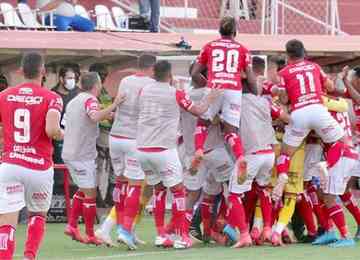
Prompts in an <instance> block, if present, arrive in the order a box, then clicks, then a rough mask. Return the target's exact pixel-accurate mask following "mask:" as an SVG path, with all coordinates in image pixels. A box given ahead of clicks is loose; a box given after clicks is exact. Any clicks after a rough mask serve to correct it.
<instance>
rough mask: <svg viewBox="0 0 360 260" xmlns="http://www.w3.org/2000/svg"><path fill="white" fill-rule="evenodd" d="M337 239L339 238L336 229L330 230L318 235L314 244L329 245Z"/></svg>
mask: <svg viewBox="0 0 360 260" xmlns="http://www.w3.org/2000/svg"><path fill="white" fill-rule="evenodd" d="M337 240H338V239H337V237H336V233H335V231H328V232H325V233H324V234H322V235H321V236H319V237H317V238H316V239H315V241H314V242H312V245H328V244H330V243H333V242H335V241H337Z"/></svg>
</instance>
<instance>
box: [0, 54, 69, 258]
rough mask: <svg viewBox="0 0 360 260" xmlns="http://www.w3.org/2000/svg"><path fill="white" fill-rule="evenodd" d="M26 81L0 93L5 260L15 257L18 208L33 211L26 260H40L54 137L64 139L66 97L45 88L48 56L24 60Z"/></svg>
mask: <svg viewBox="0 0 360 260" xmlns="http://www.w3.org/2000/svg"><path fill="white" fill-rule="evenodd" d="M21 70H22V73H23V76H24V78H25V82H24V83H22V84H20V85H18V86H16V87H12V88H8V89H6V90H4V91H3V92H1V94H0V118H1V123H2V127H3V134H4V152H3V156H2V164H1V166H0V190H1V191H0V259H2V260H12V259H13V254H14V249H15V230H16V225H17V222H18V214H19V211H20V210H21V209H22V208H23V207H24V206H26V207H27V208H28V211H29V219H28V229H27V235H26V242H25V250H24V260H35V258H36V257H37V254H38V251H39V248H40V245H41V242H42V240H43V238H44V233H45V223H46V214H47V211H48V210H49V207H50V203H51V197H52V190H53V178H54V176H53V175H54V169H53V161H52V152H53V148H52V143H51V140H52V139H55V140H60V139H62V138H63V132H62V130H61V128H60V115H61V111H62V106H63V103H62V100H61V98H60V97H59V96H58V95H57V94H55V93H54V92H52V91H50V90H47V89H46V88H43V87H41V79H42V77H43V75H44V74H45V67H44V60H43V58H42V56H41V55H40V54H38V53H28V54H25V55H24V56H23V58H22V63H21Z"/></svg>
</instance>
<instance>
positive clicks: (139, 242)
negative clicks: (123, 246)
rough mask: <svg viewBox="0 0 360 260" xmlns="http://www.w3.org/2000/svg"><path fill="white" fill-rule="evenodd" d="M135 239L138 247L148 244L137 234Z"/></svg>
mask: <svg viewBox="0 0 360 260" xmlns="http://www.w3.org/2000/svg"><path fill="white" fill-rule="evenodd" d="M134 239H135V244H137V245H146V242H145V241H144V240H141V239H140V238H139V237H138V236H137V235H136V233H134Z"/></svg>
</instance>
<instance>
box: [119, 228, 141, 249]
mask: <svg viewBox="0 0 360 260" xmlns="http://www.w3.org/2000/svg"><path fill="white" fill-rule="evenodd" d="M118 241H121V242H123V243H124V244H125V245H127V247H128V248H129V250H136V249H137V246H136V245H135V238H134V236H133V234H131V233H129V232H128V231H126V230H125V229H119V230H118Z"/></svg>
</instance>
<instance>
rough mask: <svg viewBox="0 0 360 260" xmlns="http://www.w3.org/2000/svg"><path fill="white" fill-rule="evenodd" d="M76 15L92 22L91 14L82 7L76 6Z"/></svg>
mask: <svg viewBox="0 0 360 260" xmlns="http://www.w3.org/2000/svg"><path fill="white" fill-rule="evenodd" d="M75 13H76V14H77V15H79V16H81V17H84V18H86V19H89V20H90V15H89V12H88V11H87V10H86V9H85V7H84V6H82V5H75Z"/></svg>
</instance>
